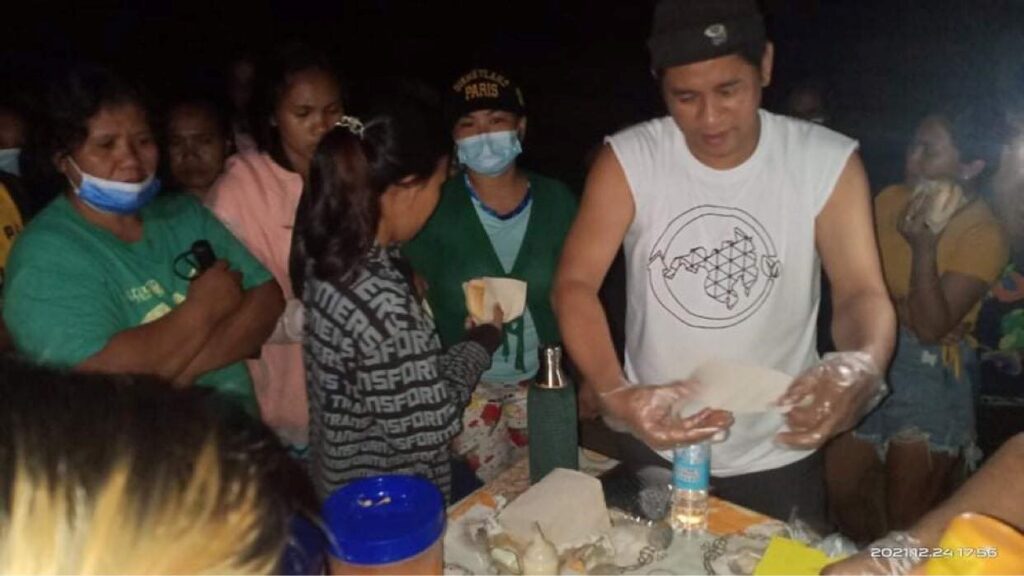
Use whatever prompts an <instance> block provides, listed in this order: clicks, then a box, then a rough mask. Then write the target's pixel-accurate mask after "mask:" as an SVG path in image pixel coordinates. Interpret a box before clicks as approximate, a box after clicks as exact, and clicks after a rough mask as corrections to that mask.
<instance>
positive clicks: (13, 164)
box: [0, 148, 21, 176]
mask: <svg viewBox="0 0 1024 576" xmlns="http://www.w3.org/2000/svg"><path fill="white" fill-rule="evenodd" d="M19 156H21V148H2V149H0V171H3V172H7V173H8V174H14V175H15V176H21V170H20V169H18V157H19Z"/></svg>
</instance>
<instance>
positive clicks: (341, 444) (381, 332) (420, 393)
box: [289, 99, 502, 497]
mask: <svg viewBox="0 0 1024 576" xmlns="http://www.w3.org/2000/svg"><path fill="white" fill-rule="evenodd" d="M377 106H378V107H379V108H380V109H381V111H380V112H376V113H372V114H369V115H366V116H364V117H363V119H362V120H360V119H357V118H354V117H351V116H345V117H343V118H342V119H341V121H340V122H338V124H337V125H336V126H335V127H333V128H332V129H331V130H330V131H328V132H327V133H326V134H325V135H324V136H323V138H322V139H321V140H320V143H319V145H318V146H317V148H316V152H315V153H314V154H313V157H312V161H311V163H310V170H309V180H308V182H307V184H306V186H305V189H304V190H303V194H302V200H301V201H300V202H299V207H298V212H297V214H296V220H295V233H294V240H293V243H292V251H291V262H290V269H289V272H290V276H291V280H292V285H293V286H294V288H295V293H296V294H300V295H301V297H302V302H303V306H304V307H305V309H306V336H305V338H304V339H303V357H304V360H305V366H306V386H307V389H308V391H309V401H310V443H309V446H310V458H309V460H310V472H311V474H312V477H313V481H314V484H315V486H316V488H317V491H318V493H319V494H320V496H322V497H325V496H327V495H328V494H330V493H331V492H333V491H334V490H335V489H337V488H339V487H341V486H344V485H346V484H348V483H349V482H351V481H353V480H356V479H360V478H364V477H367V476H376V475H381V474H408V475H418V476H423V477H424V478H426V479H427V480H429V481H431V482H433V483H434V484H436V485H437V486H438V488H440V490H441V491H442V492H443V493H444V494H445V496H448V495H449V494H450V484H451V453H450V449H449V446H450V444H451V440H452V438H454V437H455V435H456V434H457V433H458V431H459V429H460V428H461V424H462V423H461V421H460V418H461V415H462V409H463V407H464V406H465V405H466V404H467V403H468V402H469V398H470V393H471V392H472V390H473V386H474V385H475V384H476V382H477V381H478V380H479V378H480V374H482V373H483V371H484V370H486V369H487V367H488V366H489V365H490V363H491V354H492V353H493V352H494V350H495V349H497V347H498V345H499V343H500V341H501V328H500V326H501V321H502V314H501V312H500V311H497V312H496V313H494V322H493V323H487V322H484V323H481V324H480V325H478V326H476V327H474V328H472V329H470V330H467V331H466V334H465V337H464V338H463V341H461V342H459V343H456V344H454V345H452V346H450V347H448V349H447V350H444V351H442V349H441V341H440V339H439V338H438V335H437V331H436V330H435V328H434V323H433V321H432V320H431V319H430V316H429V315H428V314H426V313H425V311H424V307H423V306H422V305H421V303H420V301H419V298H417V296H416V291H415V289H414V288H413V278H412V273H411V271H410V270H409V266H408V265H407V264H406V263H405V262H404V260H402V258H401V257H400V255H399V254H398V250H397V246H398V245H399V244H400V243H402V242H404V241H406V240H408V239H409V238H412V237H413V236H414V235H415V234H416V232H417V231H419V229H420V228H421V227H422V226H423V224H424V222H426V221H427V219H428V218H429V217H430V214H431V213H432V212H433V211H434V207H435V206H437V201H438V197H439V196H440V189H441V183H442V182H443V181H444V177H445V173H446V168H447V160H446V158H445V148H446V143H445V142H444V138H443V137H442V136H441V135H440V127H439V126H436V127H435V126H432V125H431V123H430V122H429V121H428V120H429V118H430V115H429V114H428V113H427V110H426V109H425V108H424V107H422V106H418V103H417V102H415V101H399V100H397V99H396V101H395V102H394V103H392V102H387V103H385V102H378V104H377ZM421 108H423V109H421Z"/></svg>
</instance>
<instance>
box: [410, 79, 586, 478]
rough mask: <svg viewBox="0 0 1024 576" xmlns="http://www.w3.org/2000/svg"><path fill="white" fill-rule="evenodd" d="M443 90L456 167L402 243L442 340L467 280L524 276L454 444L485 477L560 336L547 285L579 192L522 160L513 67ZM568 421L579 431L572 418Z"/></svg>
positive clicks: (458, 326) (517, 427) (501, 464)
mask: <svg viewBox="0 0 1024 576" xmlns="http://www.w3.org/2000/svg"><path fill="white" fill-rule="evenodd" d="M446 99H447V102H446V114H447V118H448V121H449V124H448V125H449V126H451V127H452V137H453V139H454V140H455V148H456V154H455V156H456V158H457V160H458V164H459V170H458V171H457V172H456V173H455V174H454V175H453V176H452V177H451V178H450V179H449V180H448V181H447V182H446V183H445V185H444V188H443V190H442V195H441V201H440V204H439V205H438V207H437V210H436V211H435V212H434V215H433V216H432V217H431V219H430V221H429V222H428V223H427V225H426V227H425V228H424V229H423V230H422V231H421V232H420V233H419V235H417V236H416V237H415V238H414V239H413V240H412V241H410V242H409V243H407V244H406V245H405V247H404V249H403V251H404V253H405V255H406V256H407V257H408V258H409V260H410V261H411V263H412V265H413V268H414V269H415V270H416V272H417V274H418V275H419V276H420V277H421V278H422V279H423V280H425V281H426V284H427V286H428V289H427V299H428V301H429V304H430V307H431V309H432V310H433V312H434V315H435V321H436V323H437V329H438V332H439V333H440V335H441V340H442V342H443V344H444V345H445V346H446V347H447V346H451V345H453V344H455V343H457V342H460V341H461V340H462V339H463V336H464V333H465V330H466V325H465V319H466V317H467V314H468V311H467V306H466V297H465V296H464V293H463V283H465V282H469V281H470V280H473V279H478V278H484V277H501V278H514V279H517V280H521V281H523V282H525V283H526V286H527V290H526V306H525V311H524V313H523V315H522V316H520V317H518V318H516V319H514V320H512V321H510V322H508V323H506V325H505V336H504V342H503V343H502V346H501V347H500V348H499V349H498V350H497V351H496V352H495V353H494V356H493V359H492V365H491V366H492V367H491V369H490V370H488V371H487V372H486V373H484V375H483V377H482V381H481V382H480V384H479V385H478V386H477V388H476V390H475V392H474V393H473V399H472V401H471V403H470V405H469V407H468V408H467V409H466V413H465V417H464V418H463V423H464V426H463V432H462V434H461V435H460V436H459V437H458V439H457V440H456V442H455V446H454V448H455V451H456V452H457V453H458V454H459V455H460V456H462V457H464V458H466V460H467V461H468V464H469V466H470V467H471V468H472V469H473V470H474V471H475V472H476V475H477V477H478V478H479V479H480V480H482V481H485V482H486V481H488V480H490V479H491V478H493V477H494V476H496V475H497V474H498V473H499V472H501V471H502V470H503V469H504V468H506V467H507V466H508V465H509V464H511V463H512V462H514V461H515V460H516V459H517V457H518V456H520V455H521V452H522V449H523V448H524V447H525V445H526V442H527V435H528V431H527V418H526V412H527V410H526V404H527V403H526V391H527V385H528V383H529V382H531V381H532V380H533V378H534V375H535V374H536V372H537V368H538V358H537V351H538V349H539V347H540V346H541V345H543V344H554V343H558V342H559V341H560V340H561V338H560V336H559V334H558V326H557V324H556V321H555V317H554V314H553V313H552V311H551V305H550V298H549V295H550V291H551V283H552V279H553V277H554V274H555V268H556V266H557V264H558V257H559V254H560V253H561V249H562V242H563V240H564V238H565V235H566V233H567V232H568V230H569V227H570V225H571V224H572V220H573V217H574V216H575V214H576V199H575V197H574V196H573V195H572V193H570V192H569V190H568V189H567V188H566V186H565V185H564V184H562V183H561V182H558V181H556V180H553V179H551V178H547V177H544V176H541V175H539V174H536V173H534V172H531V171H528V170H525V169H523V168H521V167H520V166H519V165H518V164H517V157H518V156H519V154H520V153H521V152H522V150H523V138H524V136H525V135H526V105H525V101H524V99H523V95H522V91H521V90H520V89H519V87H518V86H517V85H516V84H515V83H514V82H512V81H511V80H510V79H509V77H508V76H507V75H505V74H504V73H502V72H498V71H495V70H491V69H485V68H476V69H473V70H470V71H469V72H467V73H466V74H463V75H462V76H461V77H459V79H458V80H456V81H455V82H454V83H453V84H452V85H451V87H450V89H449V90H448V93H447V95H446ZM568 393H571V390H570V391H569V392H568ZM569 427H570V428H571V429H572V432H571V433H572V434H573V435H574V434H575V422H572V423H570V424H569Z"/></svg>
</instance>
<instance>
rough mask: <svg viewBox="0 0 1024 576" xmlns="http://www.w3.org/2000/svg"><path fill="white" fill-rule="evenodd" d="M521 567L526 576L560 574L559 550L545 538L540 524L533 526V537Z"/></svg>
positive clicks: (524, 553)
mask: <svg viewBox="0 0 1024 576" xmlns="http://www.w3.org/2000/svg"><path fill="white" fill-rule="evenodd" d="M521 560H522V562H521V566H522V567H523V575H524V576H540V575H544V574H558V550H556V549H555V545H554V544H552V543H551V542H550V541H548V539H547V538H545V537H544V533H542V532H541V531H540V524H537V523H536V522H535V523H534V524H533V537H532V538H531V539H530V545H529V546H527V547H526V551H525V552H523V556H522V559H521Z"/></svg>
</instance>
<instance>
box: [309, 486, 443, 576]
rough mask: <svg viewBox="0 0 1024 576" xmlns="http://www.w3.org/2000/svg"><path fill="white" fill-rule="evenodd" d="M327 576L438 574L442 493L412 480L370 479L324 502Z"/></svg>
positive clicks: (341, 489) (441, 531)
mask: <svg viewBox="0 0 1024 576" xmlns="http://www.w3.org/2000/svg"><path fill="white" fill-rule="evenodd" d="M323 512H324V521H325V522H326V523H327V527H328V530H329V531H330V534H329V535H328V539H329V540H330V542H329V544H328V550H329V554H330V558H329V570H330V573H331V574H395V575H397V574H442V573H443V571H444V550H443V546H444V539H443V538H442V536H443V535H444V528H445V510H444V497H443V496H442V495H441V491H440V490H438V489H437V487H436V486H434V485H433V484H432V483H430V482H429V481H427V480H425V479H423V478H419V477H415V476H398V475H394V476H374V477H371V478H366V479H364V480H359V481H356V482H353V483H351V484H349V485H347V486H345V487H343V488H340V489H338V490H336V491H335V492H334V493H332V494H331V495H330V496H329V497H328V498H327V501H326V502H325V503H324V510H323Z"/></svg>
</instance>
